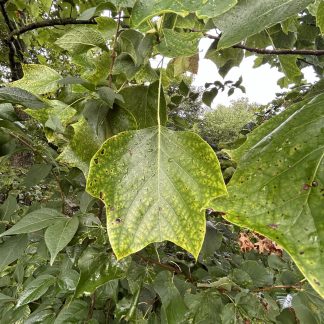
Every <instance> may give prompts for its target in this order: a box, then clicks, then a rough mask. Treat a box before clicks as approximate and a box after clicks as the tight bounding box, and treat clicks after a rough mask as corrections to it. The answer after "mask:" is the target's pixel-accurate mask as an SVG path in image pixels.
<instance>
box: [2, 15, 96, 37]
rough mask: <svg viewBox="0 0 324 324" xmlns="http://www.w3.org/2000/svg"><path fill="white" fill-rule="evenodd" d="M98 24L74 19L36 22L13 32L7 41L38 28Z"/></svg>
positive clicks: (93, 21) (92, 21)
mask: <svg viewBox="0 0 324 324" xmlns="http://www.w3.org/2000/svg"><path fill="white" fill-rule="evenodd" d="M96 24H97V23H96V21H95V20H91V19H90V20H77V19H74V18H63V19H61V18H55V19H48V20H43V21H38V22H34V23H31V24H29V25H25V26H23V27H21V28H19V29H15V30H12V31H11V33H10V34H9V36H8V38H7V39H8V40H11V39H13V38H14V36H18V35H21V34H24V33H26V32H28V31H31V30H34V29H38V28H45V27H54V26H65V25H96Z"/></svg>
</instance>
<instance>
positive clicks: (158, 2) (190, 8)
mask: <svg viewBox="0 0 324 324" xmlns="http://www.w3.org/2000/svg"><path fill="white" fill-rule="evenodd" d="M236 3H237V0H209V1H202V0H200V1H192V0H184V1H173V0H150V1H145V0H137V1H136V3H135V5H134V8H133V10H132V23H133V24H134V25H135V26H138V25H140V24H141V23H143V22H144V21H145V20H147V19H150V18H152V17H154V16H157V15H160V14H163V13H168V12H173V13H176V14H178V15H181V16H186V15H188V14H189V13H190V12H196V13H197V15H198V17H200V18H208V17H209V18H211V17H216V16H218V15H221V14H222V13H224V12H226V11H227V10H229V9H230V8H232V7H233V6H234V5H235V4H236Z"/></svg>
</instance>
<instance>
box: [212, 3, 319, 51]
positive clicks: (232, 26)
mask: <svg viewBox="0 0 324 324" xmlns="http://www.w3.org/2000/svg"><path fill="white" fill-rule="evenodd" d="M311 2H313V1H312V0H258V1H255V0H241V1H239V2H238V4H237V5H236V6H235V7H233V8H232V9H230V10H229V11H227V12H226V13H224V14H223V15H221V16H218V17H217V18H214V19H213V20H214V23H215V25H216V26H217V27H218V28H219V29H220V30H221V31H222V37H221V39H220V41H219V44H218V47H219V49H222V48H226V47H230V46H232V45H235V44H236V43H239V42H240V41H242V40H244V39H245V38H246V37H248V36H251V35H254V34H256V33H258V32H260V31H261V30H263V29H265V28H267V27H270V26H272V25H275V24H276V23H278V22H280V21H283V20H285V19H286V18H289V17H291V16H293V15H295V14H297V13H299V12H300V11H301V10H303V9H305V8H306V7H307V5H309V4H310V3H311Z"/></svg>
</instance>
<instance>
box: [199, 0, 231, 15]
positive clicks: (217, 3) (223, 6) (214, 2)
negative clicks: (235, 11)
mask: <svg viewBox="0 0 324 324" xmlns="http://www.w3.org/2000/svg"><path fill="white" fill-rule="evenodd" d="M204 2H205V3H204V5H203V6H201V7H200V8H199V9H198V10H197V12H196V14H197V16H198V17H199V18H212V17H217V16H219V15H221V14H223V13H224V12H226V11H228V10H229V9H231V8H232V7H234V6H235V5H236V4H237V0H208V1H204Z"/></svg>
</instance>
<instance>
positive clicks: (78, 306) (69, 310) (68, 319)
mask: <svg viewBox="0 0 324 324" xmlns="http://www.w3.org/2000/svg"><path fill="white" fill-rule="evenodd" d="M88 308H89V305H88V304H87V303H86V302H85V301H83V300H78V299H76V300H73V301H71V302H70V303H67V304H66V305H65V306H64V308H63V309H62V310H61V311H60V313H59V314H58V316H57V318H56V319H55V321H54V323H53V324H67V323H82V322H83V321H85V320H86V319H87V315H88Z"/></svg>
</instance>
